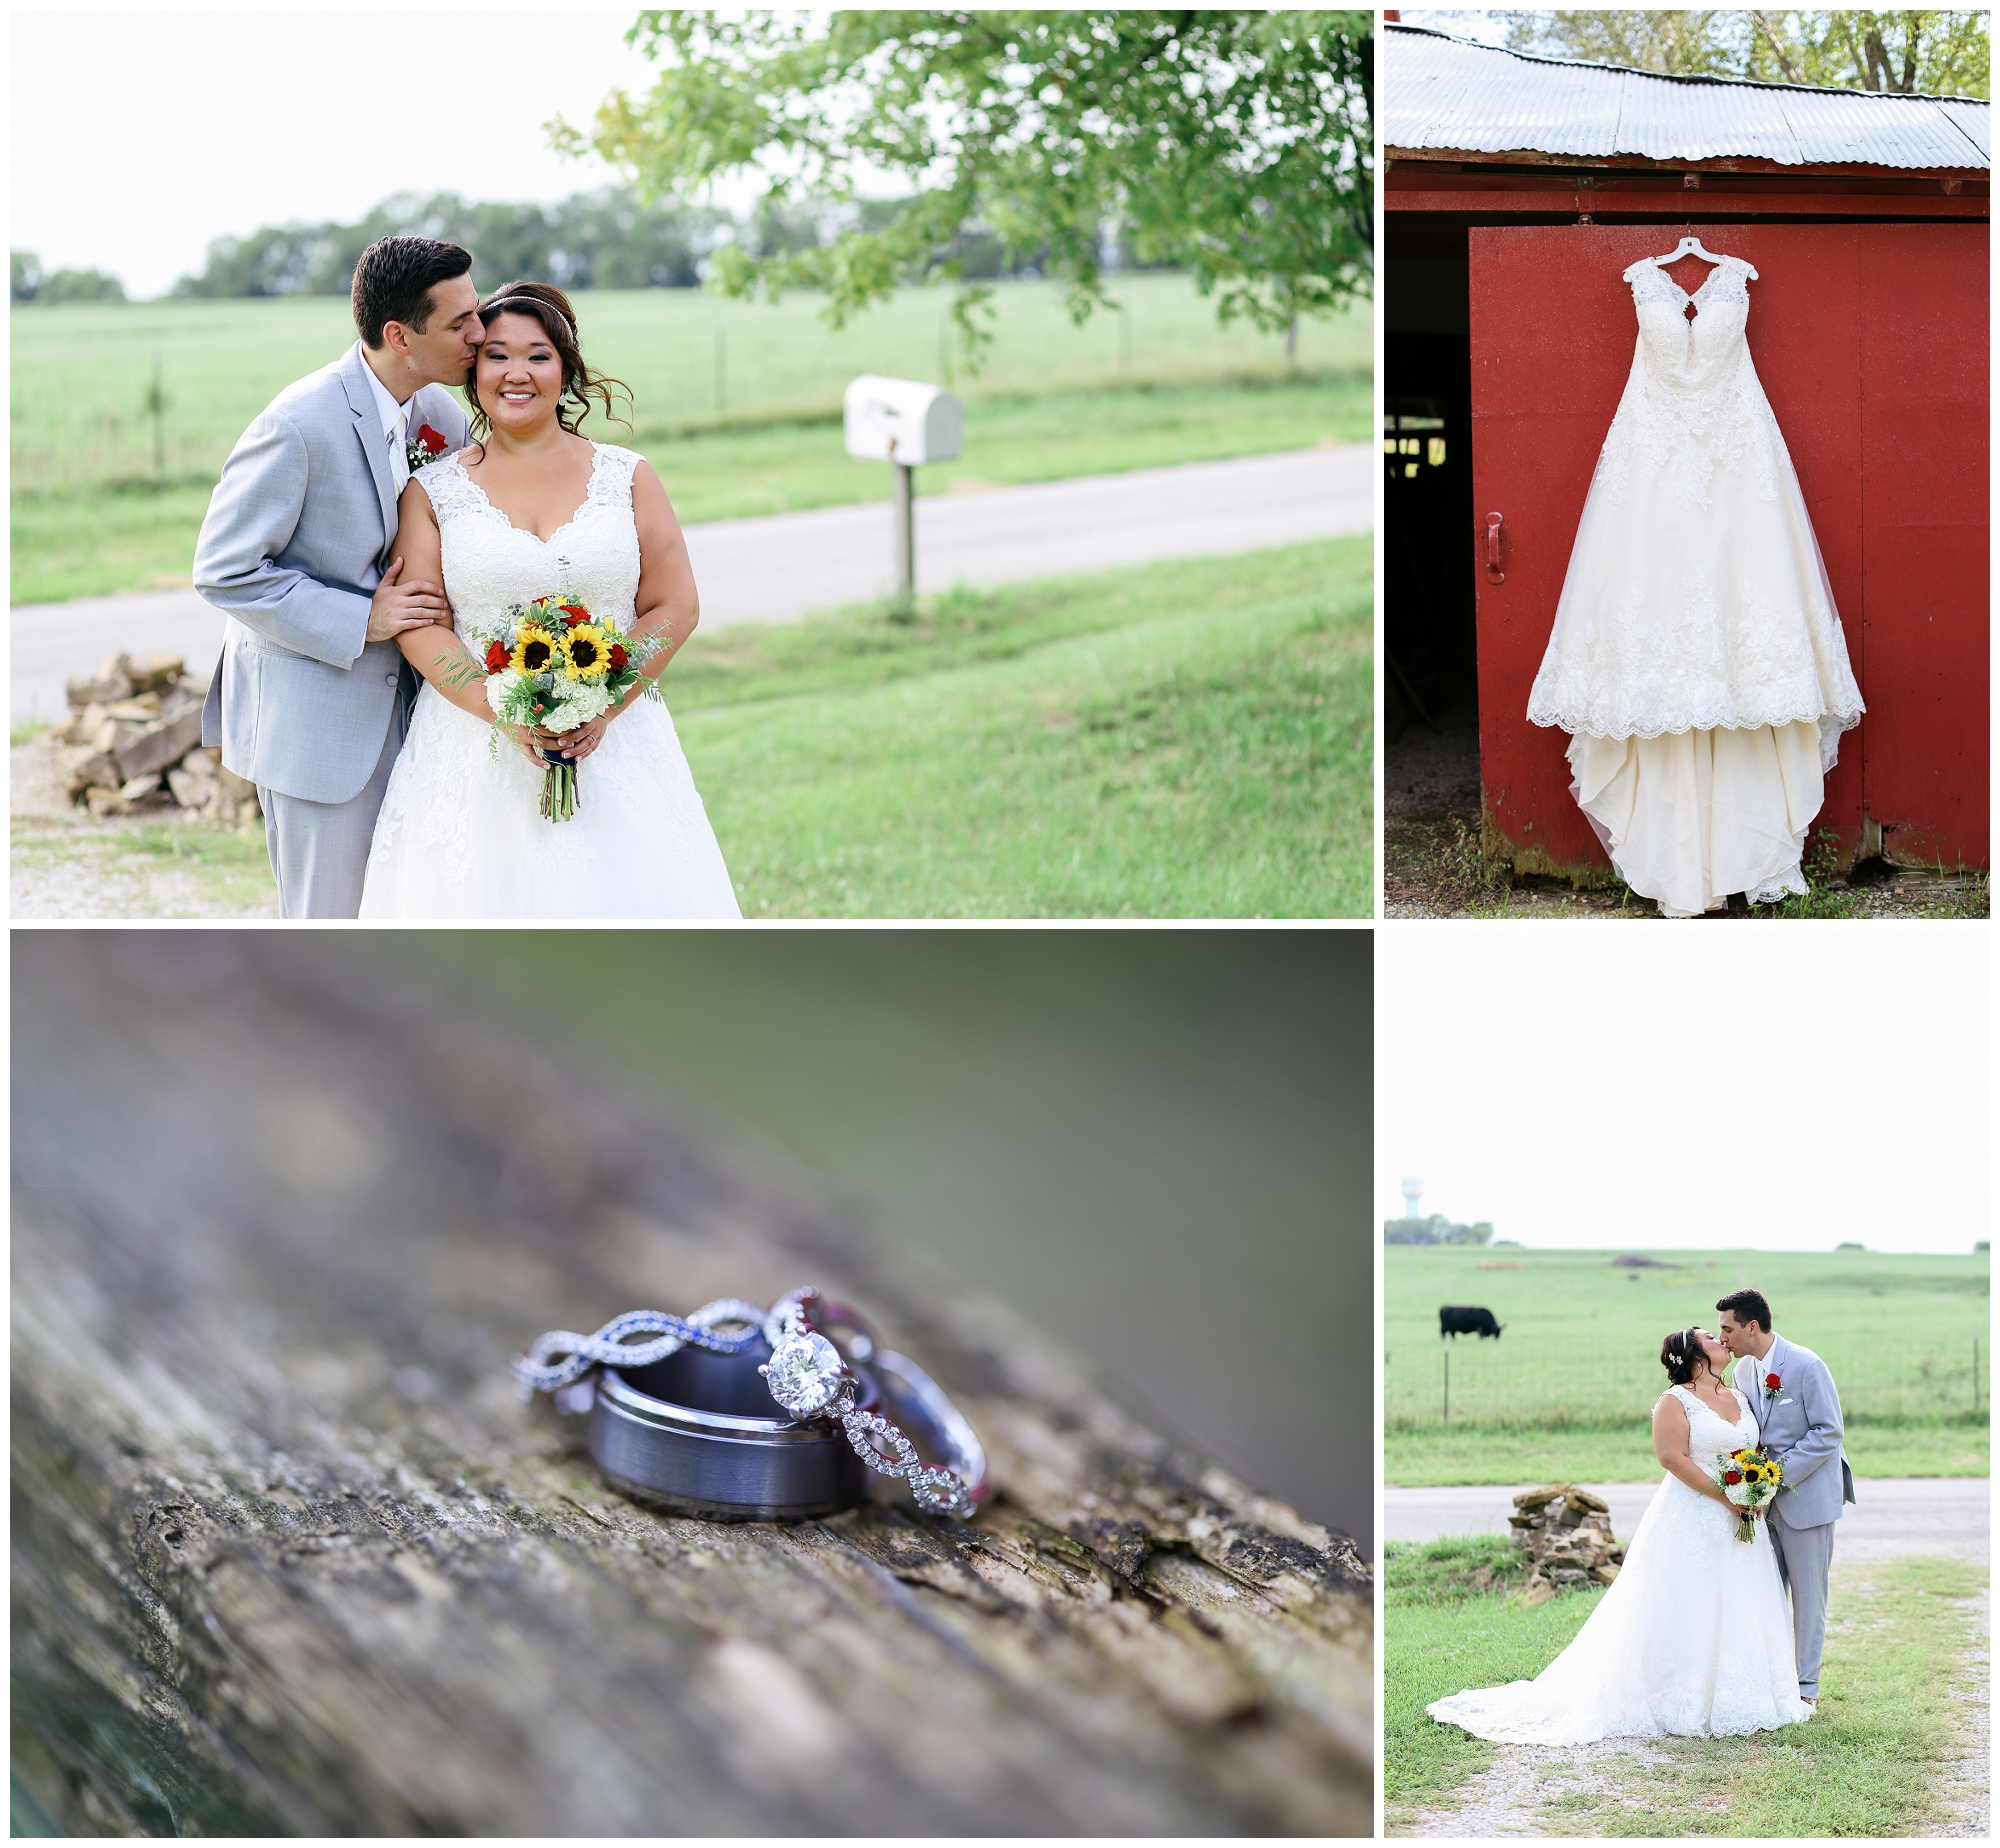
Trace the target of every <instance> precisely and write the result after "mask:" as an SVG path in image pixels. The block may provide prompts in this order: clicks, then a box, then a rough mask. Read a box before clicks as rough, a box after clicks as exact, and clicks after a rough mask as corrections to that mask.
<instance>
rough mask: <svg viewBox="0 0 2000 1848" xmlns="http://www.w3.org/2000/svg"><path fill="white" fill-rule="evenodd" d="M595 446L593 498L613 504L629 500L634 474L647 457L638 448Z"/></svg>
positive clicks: (591, 480)
mask: <svg viewBox="0 0 2000 1848" xmlns="http://www.w3.org/2000/svg"><path fill="white" fill-rule="evenodd" d="M593 447H594V448H595V449H596V451H597V460H596V461H595V462H594V463H593V464H592V465H591V470H590V498H591V499H592V500H594V501H603V502H606V503H608V504H610V505H612V506H618V505H622V504H623V503H625V502H627V501H629V500H630V499H631V498H632V477H633V476H634V475H635V474H636V473H637V472H638V468H639V464H640V463H641V462H643V461H645V459H646V458H645V457H644V456H642V455H641V454H640V453H639V452H638V451H637V450H636V449H624V448H621V447H620V446H619V445H618V444H616V443H597V444H594V445H593Z"/></svg>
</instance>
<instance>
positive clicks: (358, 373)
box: [340, 340, 397, 551]
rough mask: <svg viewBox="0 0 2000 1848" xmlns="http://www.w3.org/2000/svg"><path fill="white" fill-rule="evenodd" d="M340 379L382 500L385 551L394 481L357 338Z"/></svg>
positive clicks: (393, 521)
mask: <svg viewBox="0 0 2000 1848" xmlns="http://www.w3.org/2000/svg"><path fill="white" fill-rule="evenodd" d="M340 381H341V384H342V385H343V386H344V387H345V388H346V391H347V404H348V408H349V409H350V410H351V411H353V413H354V435H355V440H356V441H357V442H359V443H360V445H361V450H362V453H363V454H364V455H365V456H366V457H367V458H368V472H369V474H370V475H372V476H373V477H374V480H375V497H376V499H377V500H379V501H380V502H381V503H382V546H383V549H384V550H385V551H386V550H387V549H388V546H389V544H390V542H391V541H392V540H393V539H394V538H395V537H396V525H397V515H396V484H395V480H394V478H393V477H392V476H391V475H390V473H389V443H388V439H387V438H386V437H384V436H383V434H382V420H381V418H380V417H379V416H378V415H377V414H376V410H375V392H374V388H373V387H372V386H371V385H370V384H369V383H368V362H367V361H366V360H365V359H363V358H362V357H361V342H360V341H358V340H357V341H356V342H355V343H354V345H353V346H351V347H350V348H349V349H348V352H347V357H346V358H345V359H344V360H342V361H341V362H340Z"/></svg>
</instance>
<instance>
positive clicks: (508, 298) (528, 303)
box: [479, 295, 577, 346]
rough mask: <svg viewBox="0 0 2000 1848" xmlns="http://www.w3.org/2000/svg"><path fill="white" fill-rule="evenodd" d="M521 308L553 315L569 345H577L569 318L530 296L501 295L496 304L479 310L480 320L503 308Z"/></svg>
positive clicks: (574, 330) (487, 305)
mask: <svg viewBox="0 0 2000 1848" xmlns="http://www.w3.org/2000/svg"><path fill="white" fill-rule="evenodd" d="M521 307H532V308H540V309H542V310H543V311H544V312H546V313H548V314H552V315H554V316H555V318H556V319H557V320H558V321H560V322H561V323H562V324H563V329H564V331H565V332H566V333H567V334H568V335H569V343H570V345H571V346H575V345H576V344H577V338H576V329H575V328H574V327H573V326H571V325H570V319H569V316H568V315H566V314H564V313H563V311H562V310H561V309H560V308H557V307H555V306H553V305H552V304H550V303H548V302H545V301H539V300H537V299H536V298H535V297H534V296H532V295H503V296H501V298H500V299H499V300H498V301H497V302H488V303H487V304H486V306H485V307H484V308H482V309H480V311H479V314H480V318H481V319H482V320H484V319H485V317H486V316H487V315H489V314H498V313H499V312H500V310H501V309H503V308H521Z"/></svg>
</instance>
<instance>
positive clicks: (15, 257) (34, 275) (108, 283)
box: [7, 250, 125, 302]
mask: <svg viewBox="0 0 2000 1848" xmlns="http://www.w3.org/2000/svg"><path fill="white" fill-rule="evenodd" d="M7 281H8V295H9V299H11V300H13V301H17V302H122V301H123V300H124V299H125V285H124V284H123V283H122V282H120V281H119V280H118V278H117V277H116V276H107V275H106V274H105V273H104V271H102V270H94V269H90V270H73V269H65V270H52V271H49V272H48V273H47V274H44V273H43V270H42V260H41V258H40V257H38V256H36V255H35V253H34V252H33V251H32V250H10V251H9V252H8V253H7Z"/></svg>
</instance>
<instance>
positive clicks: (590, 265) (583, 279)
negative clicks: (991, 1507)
mask: <svg viewBox="0 0 2000 1848" xmlns="http://www.w3.org/2000/svg"><path fill="white" fill-rule="evenodd" d="M903 203H904V202H903V201H900V200H893V199H892V200H873V201H868V202H866V203H864V204H862V205H860V206H858V207H854V206H834V205H831V204H828V203H826V202H824V201H819V200H813V199H803V200H799V201H796V202H794V203H792V204H789V205H784V206H773V205H771V204H769V203H768V202H767V203H765V204H764V205H763V206H761V207H760V208H759V209H758V210H757V211H756V212H755V213H753V214H751V215H750V216H749V217H748V218H744V219H738V218H736V217H735V216H733V215H732V214H730V213H728V212H725V211H722V210H720V209H719V208H716V207H713V206H694V205H685V204H679V203H676V202H674V201H672V200H660V201H657V202H655V203H654V204H651V205H647V204H645V203H643V202H642V201H641V200H640V198H639V196H638V194H637V193H636V192H634V191H633V190H632V189H631V188H629V187H620V186H607V187H603V188H600V189H599V190H597V191H595V192H585V193H576V194H574V195H572V196H571V197H570V198H567V199H564V200H562V201H561V202H560V203H559V204H555V205H521V204H513V205H510V204H495V203H488V204H475V203H473V202H471V201H468V200H465V199H461V198H460V197H459V196H458V195H457V194H456V193H433V194H430V195H429V196H423V195H420V194H417V193H398V194H396V195H394V196H393V197H391V198H388V199H384V200H383V201H382V203H381V204H380V205H378V206H376V207H375V209H374V210H373V211H371V212H370V213H369V214H368V215H367V216H366V217H365V218H363V219H362V220H360V222H359V223H357V224H337V223H334V222H332V221H328V222H326V223H323V224H298V223H294V224H285V225H260V226H259V227H258V228H257V229H256V230H255V231H252V232H251V233H250V234H249V235H248V236H246V237H219V238H217V239H216V240H215V241H214V242H213V243H212V244H210V245H209V247H208V255H207V260H206V262H205V263H204V265H203V267H202V269H201V271H200V272H199V273H198V274H196V275H191V276H183V277H182V278H181V279H180V281H179V282H177V283H176V284H175V285H174V289H173V293H174V294H176V295H182V296H206V297H220V296H276V295H345V294H346V293H347V291H348V286H349V283H350V281H351V280H352V278H353V275H354V265H355V262H356V260H357V259H358V258H359V257H360V255H361V253H362V252H363V251H364V250H366V249H367V248H368V246H369V245H370V244H372V243H374V241H375V240H376V239H377V238H378V237H388V236H391V235H397V234H400V235H414V236H418V237H436V238H444V239H447V240H449V241H450V242H452V243H454V244H463V245H464V246H465V248H466V249H467V250H469V251H471V252H472V280H473V282H474V283H475V284H476V285H477V286H478V287H480V288H481V289H488V288H492V287H494V286H496V285H497V284H499V283H502V282H505V281H508V280H510V279H512V278H514V277H517V276H532V277H535V278H537V279H538V280H540V281H544V282H553V283H555V284H557V285H558V286H560V287H562V288H565V289H648V288H651V289H691V288H694V287H696V286H697V285H698V284H699V283H700V282H701V280H702V277H703V274H704V272H705V269H706V262H707V258H708V257H709V255H710V254H711V253H712V252H713V251H715V250H717V249H718V248H720V247H721V246H722V245H723V244H727V243H738V244H741V245H742V246H743V247H744V248H745V250H747V251H748V252H750V253H751V254H752V255H755V256H769V255H774V254H776V253H778V252H781V251H787V250H806V249H811V248H813V247H814V246H815V245H818V244H822V243H827V242H831V241H832V240H833V239H834V238H836V237H837V236H839V235H840V233H841V231H842V230H844V229H846V228H847V227H848V226H849V225H852V224H856V223H857V222H858V224H859V226H860V228H862V229H864V230H871V231H872V230H877V229H880V228H881V227H882V226H883V225H885V224H887V223H888V222H889V221H890V220H892V219H893V218H894V217H895V215H896V214H897V213H898V212H899V211H901V210H902V209H903ZM937 255H938V261H940V262H943V261H945V260H947V259H948V258H951V257H956V258H958V259H959V261H960V262H961V263H962V264H963V266H964V274H965V275H966V276H968V277H970V278H973V279H975V280H982V281H983V280H990V279H993V278H996V277H1002V276H1038V275H1040V274H1041V264H1042V258H1043V255H1044V253H1043V252H1041V251H1039V250H1017V249H1013V248H1011V247H1010V246H1008V245H1007V244H1006V242H1005V241H1004V240H1003V239H1001V238H1000V237H998V236H997V235H995V234H994V233H992V232H987V231H980V230H973V231H969V232H966V233H964V234H962V235H961V236H960V237H959V238H958V239H957V240H955V241H954V243H953V244H952V245H950V246H948V247H945V248H941V249H940V250H939V251H938V253H937ZM1149 267H1150V266H1149ZM13 270H14V292H13V299H14V300H15V301H17V302H21V301H51V302H52V301H106V300H109V301H122V300H124V298H125V291H124V286H123V285H122V284H121V283H120V282H119V280H118V278H117V277H115V276H107V275H105V274H103V272H101V271H97V270H87V271H78V270H61V271H58V272H56V274H55V275H53V276H47V277H44V276H42V275H41V273H40V266H39V264H38V263H37V261H36V259H35V258H34V257H33V256H32V255H31V254H30V253H28V252H26V251H16V252H14V265H13Z"/></svg>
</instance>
